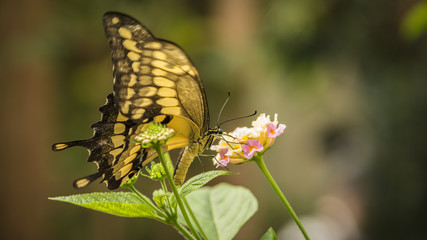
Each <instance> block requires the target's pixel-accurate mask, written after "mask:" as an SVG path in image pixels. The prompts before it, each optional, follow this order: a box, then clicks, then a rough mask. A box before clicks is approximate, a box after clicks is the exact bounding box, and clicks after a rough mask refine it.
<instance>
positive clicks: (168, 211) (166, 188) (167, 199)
mask: <svg viewBox="0 0 427 240" xmlns="http://www.w3.org/2000/svg"><path fill="white" fill-rule="evenodd" d="M160 183H161V184H162V188H163V191H164V192H165V193H167V192H168V187H167V186H166V182H165V180H164V179H162V180H160ZM166 201H167V204H168V207H167V208H165V209H164V210H165V212H166V214H168V216H172V215H174V216H175V215H176V214H175V209H174V208H173V207H172V204H171V203H170V201H169V197H167V198H166ZM168 209H169V210H168Z"/></svg>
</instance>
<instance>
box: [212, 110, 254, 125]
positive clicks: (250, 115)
mask: <svg viewBox="0 0 427 240" xmlns="http://www.w3.org/2000/svg"><path fill="white" fill-rule="evenodd" d="M256 114H257V110H255V112H254V113H252V114H249V115H247V116H243V117H237V118H232V119H229V120H226V121H224V122H222V123H220V124H218V127H221V125H222V124H224V123H228V122H231V121H234V120H239V119H243V118H248V117H252V116H255V115H256Z"/></svg>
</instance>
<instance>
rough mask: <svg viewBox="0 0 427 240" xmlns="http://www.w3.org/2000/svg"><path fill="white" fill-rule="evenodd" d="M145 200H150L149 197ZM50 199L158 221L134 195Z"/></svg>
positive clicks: (87, 195)
mask: <svg viewBox="0 0 427 240" xmlns="http://www.w3.org/2000/svg"><path fill="white" fill-rule="evenodd" d="M144 197H145V196H144ZM145 198H146V199H148V198H147V197H145ZM49 199H50V200H55V201H62V202H68V203H72V204H74V205H77V206H81V207H85V208H89V209H93V210H97V211H100V212H104V213H109V214H113V215H117V216H121V217H148V218H155V219H158V217H157V215H156V214H155V212H154V210H153V209H151V207H150V206H149V205H147V204H145V203H143V202H142V201H141V200H140V199H139V198H138V196H136V195H135V194H133V193H126V192H108V193H88V194H79V195H70V196H62V197H52V198H49Z"/></svg>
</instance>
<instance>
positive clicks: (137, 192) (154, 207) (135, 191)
mask: <svg viewBox="0 0 427 240" xmlns="http://www.w3.org/2000/svg"><path fill="white" fill-rule="evenodd" d="M128 188H129V189H130V190H131V191H132V192H133V193H135V194H136V195H137V196H138V197H139V198H140V199H141V200H142V201H143V202H144V203H145V204H147V205H149V206H150V207H151V208H152V209H155V210H156V212H157V214H159V215H161V216H162V217H164V218H166V214H165V213H164V212H162V211H161V210H160V209H159V208H157V207H156V206H155V205H154V204H153V203H152V202H151V201H148V200H147V199H145V197H144V195H142V194H141V193H140V192H139V191H138V190H137V189H136V188H135V187H134V186H133V185H130V186H129V187H128ZM162 221H164V220H162Z"/></svg>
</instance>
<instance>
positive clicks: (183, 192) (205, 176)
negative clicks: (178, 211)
mask: <svg viewBox="0 0 427 240" xmlns="http://www.w3.org/2000/svg"><path fill="white" fill-rule="evenodd" d="M231 174H236V173H232V172H228V171H222V170H214V171H209V172H205V173H201V174H198V175H196V176H194V177H192V178H190V179H188V180H187V182H185V183H184V184H183V185H182V186H181V188H179V190H178V192H179V195H180V196H181V197H185V196H187V195H188V194H190V193H191V192H193V191H194V190H197V189H199V188H201V187H203V185H205V184H206V183H208V182H209V181H211V180H212V179H214V178H216V177H219V176H222V175H231Z"/></svg>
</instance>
